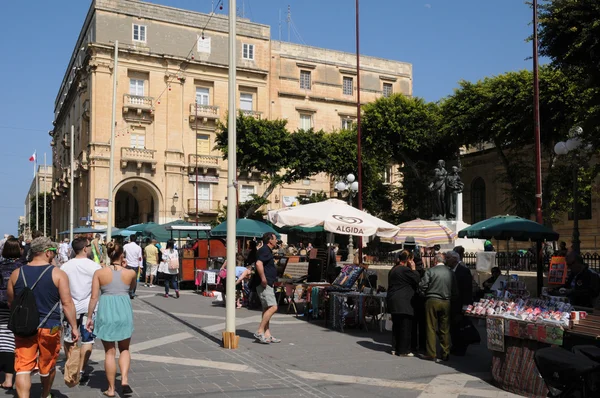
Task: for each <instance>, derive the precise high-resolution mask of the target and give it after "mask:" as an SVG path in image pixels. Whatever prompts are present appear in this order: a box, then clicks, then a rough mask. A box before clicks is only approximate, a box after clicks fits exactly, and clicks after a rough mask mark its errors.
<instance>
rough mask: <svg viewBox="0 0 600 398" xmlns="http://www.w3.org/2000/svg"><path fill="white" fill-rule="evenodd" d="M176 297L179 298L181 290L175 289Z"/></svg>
mask: <svg viewBox="0 0 600 398" xmlns="http://www.w3.org/2000/svg"><path fill="white" fill-rule="evenodd" d="M175 297H177V298H179V290H175Z"/></svg>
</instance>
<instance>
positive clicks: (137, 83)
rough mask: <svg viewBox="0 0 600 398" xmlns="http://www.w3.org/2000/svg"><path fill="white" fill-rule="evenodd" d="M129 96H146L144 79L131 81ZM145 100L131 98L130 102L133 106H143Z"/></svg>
mask: <svg viewBox="0 0 600 398" xmlns="http://www.w3.org/2000/svg"><path fill="white" fill-rule="evenodd" d="M129 94H130V95H134V96H136V97H143V96H144V81H143V80H142V79H129ZM143 101H144V99H143V98H135V97H134V98H130V99H129V102H130V103H132V104H142V103H143Z"/></svg>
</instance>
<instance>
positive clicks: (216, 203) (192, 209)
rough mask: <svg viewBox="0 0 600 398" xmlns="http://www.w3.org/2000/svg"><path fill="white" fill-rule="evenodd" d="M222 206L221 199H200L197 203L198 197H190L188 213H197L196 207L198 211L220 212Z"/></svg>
mask: <svg viewBox="0 0 600 398" xmlns="http://www.w3.org/2000/svg"><path fill="white" fill-rule="evenodd" d="M220 206H221V201H220V200H207V199H198V203H197V205H196V198H193V199H188V213H190V214H196V209H198V213H212V214H216V213H218V212H219V208H220Z"/></svg>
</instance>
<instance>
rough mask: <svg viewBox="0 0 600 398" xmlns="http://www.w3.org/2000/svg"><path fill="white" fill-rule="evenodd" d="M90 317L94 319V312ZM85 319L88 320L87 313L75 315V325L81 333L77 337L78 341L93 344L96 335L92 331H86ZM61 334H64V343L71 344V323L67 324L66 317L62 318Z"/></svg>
mask: <svg viewBox="0 0 600 398" xmlns="http://www.w3.org/2000/svg"><path fill="white" fill-rule="evenodd" d="M92 319H93V320H96V313H95V312H94V314H93V315H92ZM87 320H88V317H87V314H79V315H77V327H78V328H79V334H80V335H81V338H80V339H79V341H80V342H81V344H94V339H95V338H96V335H95V334H94V333H90V332H88V331H87V329H86V328H85V325H86V324H87ZM63 336H64V340H65V343H70V344H73V337H72V335H71V325H70V324H69V321H67V320H66V319H64V320H63Z"/></svg>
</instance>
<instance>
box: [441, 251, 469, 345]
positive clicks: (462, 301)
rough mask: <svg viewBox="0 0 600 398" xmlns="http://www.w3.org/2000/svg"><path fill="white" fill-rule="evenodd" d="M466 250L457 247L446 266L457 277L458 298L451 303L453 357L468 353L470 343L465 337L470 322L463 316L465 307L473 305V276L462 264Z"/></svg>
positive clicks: (447, 256)
mask: <svg viewBox="0 0 600 398" xmlns="http://www.w3.org/2000/svg"><path fill="white" fill-rule="evenodd" d="M463 256H464V248H463V247H462V246H457V247H455V248H454V249H453V250H452V251H451V252H447V253H446V266H447V267H448V268H450V269H451V270H452V271H453V272H454V275H455V277H456V284H457V288H458V297H457V299H456V300H455V301H454V302H451V303H450V306H451V314H450V336H451V338H452V349H451V354H452V355H458V356H463V355H465V354H466V352H467V347H468V346H469V343H470V342H469V341H468V340H467V339H466V337H467V336H465V335H464V329H465V327H466V326H467V325H470V326H472V325H471V324H470V321H469V320H468V319H466V318H465V317H464V316H463V311H462V309H463V306H468V305H471V304H473V275H471V271H470V270H469V269H468V268H467V267H466V266H465V265H464V263H463V262H462V257H463Z"/></svg>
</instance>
